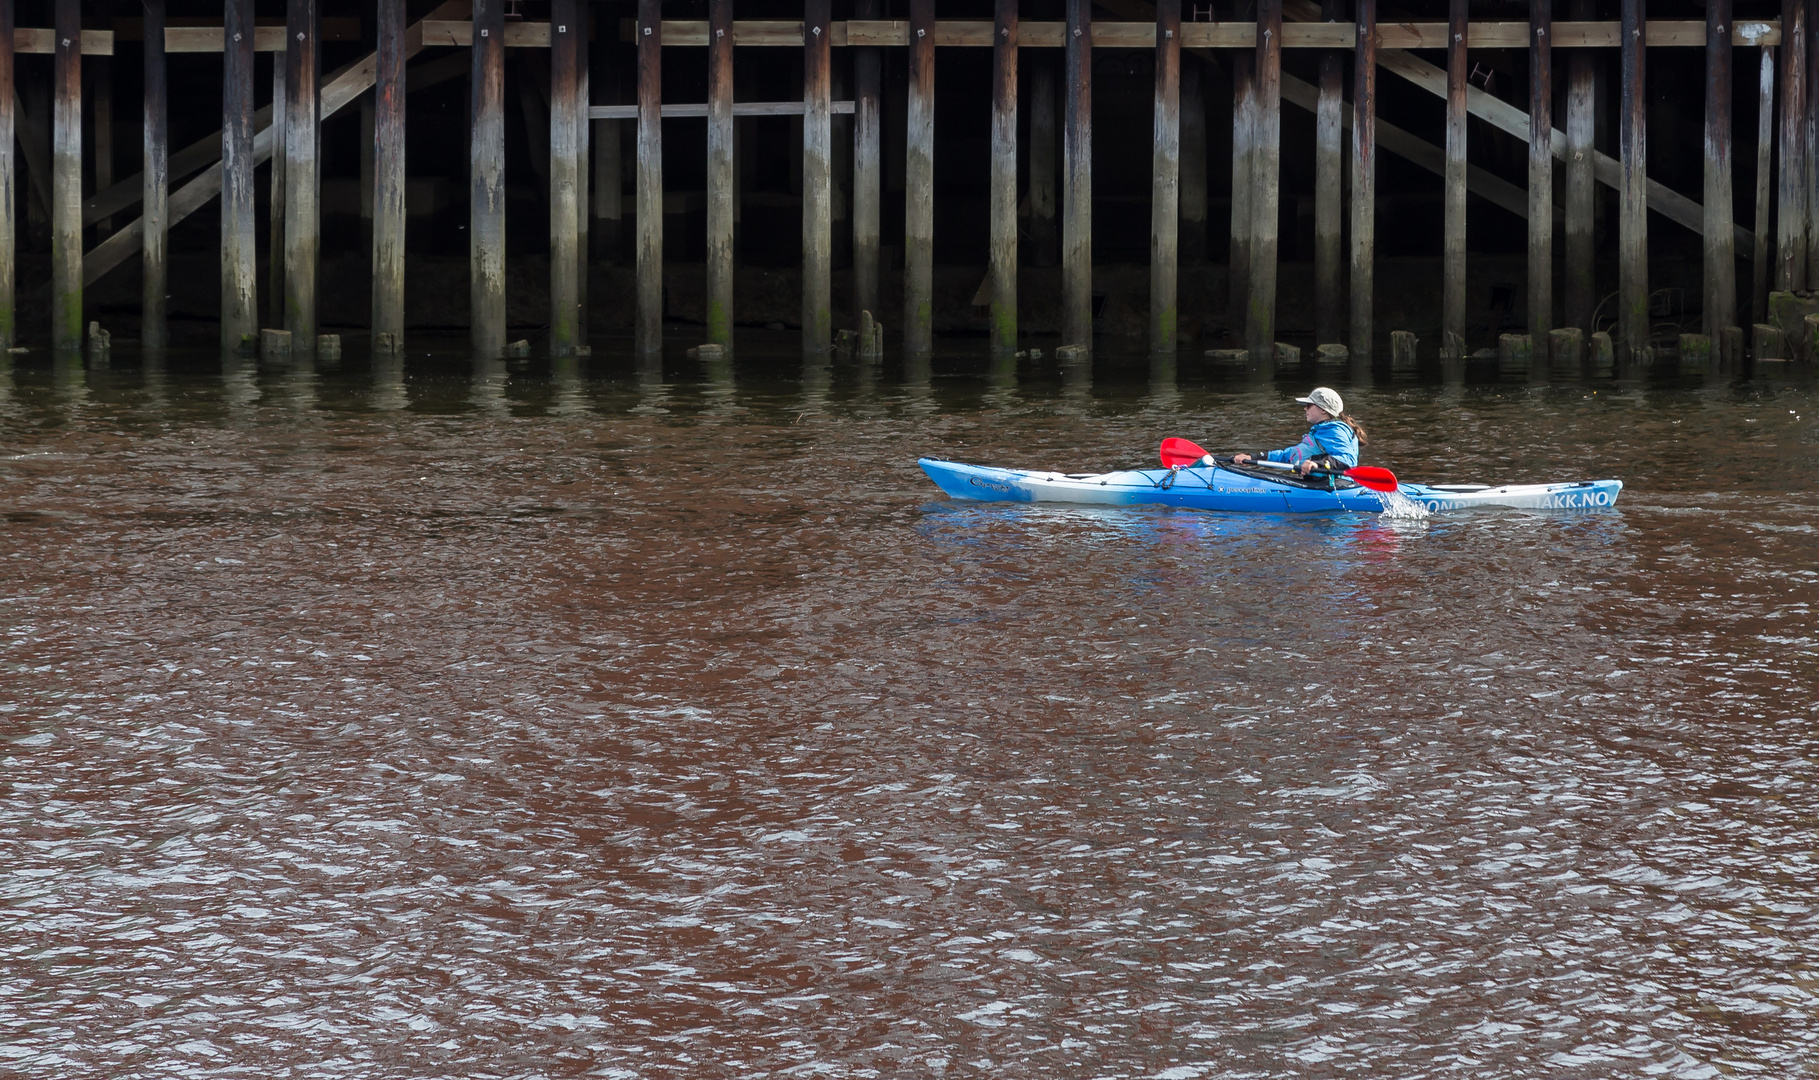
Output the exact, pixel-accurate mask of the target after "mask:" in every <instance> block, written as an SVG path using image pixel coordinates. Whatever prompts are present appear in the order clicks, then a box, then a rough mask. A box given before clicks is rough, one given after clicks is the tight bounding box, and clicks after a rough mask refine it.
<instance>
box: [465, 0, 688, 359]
mask: <svg viewBox="0 0 1819 1080" xmlns="http://www.w3.org/2000/svg"><path fill="white" fill-rule="evenodd" d="M495 2H496V0H495ZM662 7H663V5H662V3H661V0H638V24H637V28H636V29H637V38H638V188H637V190H638V210H637V215H638V268H637V275H638V342H637V348H638V351H639V352H640V353H644V354H650V353H656V352H661V351H662V350H663V115H662V109H663V11H662Z"/></svg>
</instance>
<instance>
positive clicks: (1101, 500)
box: [917, 458, 1623, 514]
mask: <svg viewBox="0 0 1819 1080" xmlns="http://www.w3.org/2000/svg"><path fill="white" fill-rule="evenodd" d="M917 464H919V465H921V466H922V471H923V472H925V473H927V474H928V476H929V479H931V480H933V481H934V482H935V483H936V484H937V485H938V486H939V487H940V488H941V490H942V491H945V492H947V493H948V494H949V495H950V496H952V497H953V498H956V499H972V500H976V501H980V502H1056V503H1087V504H1092V505H1097V506H1179V507H1185V508H1188V509H1193V510H1233V511H1244V512H1250V513H1264V514H1319V513H1329V514H1330V513H1343V512H1351V513H1360V514H1377V513H1382V512H1383V511H1384V510H1385V509H1386V504H1389V503H1391V502H1393V501H1395V497H1394V495H1388V494H1385V495H1379V494H1378V493H1377V492H1374V491H1371V490H1369V489H1368V488H1364V487H1361V486H1359V485H1357V484H1355V483H1353V482H1352V481H1350V480H1346V479H1343V478H1340V479H1336V480H1334V481H1333V483H1332V484H1331V485H1329V484H1328V483H1327V482H1326V480H1325V479H1324V478H1318V477H1314V478H1303V477H1299V476H1291V475H1288V474H1285V473H1272V472H1270V471H1269V470H1266V469H1262V468H1255V467H1251V468H1246V467H1243V466H1239V467H1232V466H1228V465H1196V466H1193V467H1190V468H1184V469H1131V470H1128V471H1124V472H1109V473H1058V472H1038V471H1034V470H1029V469H994V468H991V467H989V466H985V465H966V464H963V463H961V462H958V461H942V460H940V459H939V458H922V459H920V460H919V461H918V462H917ZM1622 490H1623V481H1621V480H1579V481H1574V482H1571V483H1564V484H1506V485H1503V486H1501V487H1497V486H1493V485H1490V484H1401V485H1399V486H1398V491H1399V493H1400V494H1401V495H1402V496H1403V498H1405V499H1407V500H1408V501H1409V502H1411V503H1414V504H1416V505H1417V506H1420V507H1423V508H1425V509H1426V510H1428V511H1440V510H1463V509H1467V508H1469V507H1475V506H1511V507H1519V508H1523V509H1531V510H1591V509H1597V508H1600V507H1607V506H1615V505H1616V503H1617V493H1618V492H1620V491H1622Z"/></svg>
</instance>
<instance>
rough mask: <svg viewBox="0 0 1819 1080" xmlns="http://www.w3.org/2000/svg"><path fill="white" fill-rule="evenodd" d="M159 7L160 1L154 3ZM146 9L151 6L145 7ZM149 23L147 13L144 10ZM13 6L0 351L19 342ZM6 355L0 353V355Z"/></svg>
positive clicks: (1, 217) (3, 121)
mask: <svg viewBox="0 0 1819 1080" xmlns="http://www.w3.org/2000/svg"><path fill="white" fill-rule="evenodd" d="M153 2H154V3H157V4H159V5H160V14H162V6H161V5H162V2H163V0H153ZM147 6H148V8H149V7H150V5H149V4H148V5H147ZM147 16H148V22H149V17H150V11H149V10H148V11H147ZM13 77H14V66H13V5H12V0H0V350H4V349H10V348H12V347H13V345H14V344H15V343H16V342H17V341H18V340H19V326H18V308H17V306H16V300H15V297H16V296H17V294H18V283H19V278H18V270H17V265H16V263H15V261H14V260H15V253H16V252H17V250H18V246H19V220H18V217H17V214H16V212H15V210H14V207H15V206H16V205H17V203H18V195H17V191H16V190H15V188H16V185H17V183H18V174H17V172H16V171H15V169H14V166H13V161H14V157H13V153H14V151H13V145H14V143H13V139H14V137H15V125H16V119H15V114H14V110H15V108H16V105H15V103H14V102H15V98H14V95H13ZM5 355H7V354H6V353H4V352H0V356H5Z"/></svg>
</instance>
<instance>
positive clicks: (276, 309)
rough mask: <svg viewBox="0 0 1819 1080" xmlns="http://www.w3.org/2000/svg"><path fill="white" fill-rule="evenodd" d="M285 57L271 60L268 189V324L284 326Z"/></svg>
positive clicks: (287, 109)
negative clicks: (270, 146)
mask: <svg viewBox="0 0 1819 1080" xmlns="http://www.w3.org/2000/svg"><path fill="white" fill-rule="evenodd" d="M284 66H285V65H284V57H283V56H274V57H273V58H272V123H271V132H272V136H271V143H272V170H271V182H270V183H269V184H268V185H267V203H268V206H267V210H268V214H267V217H268V219H269V220H268V221H267V223H266V228H267V230H268V235H269V241H270V244H269V247H268V249H267V251H266V256H265V259H266V274H265V276H266V283H265V294H266V301H265V304H266V322H267V323H269V324H270V325H272V326H282V325H284V219H285V216H286V214H285V205H284V203H285V198H284V191H285V188H286V186H288V184H289V182H290V181H289V179H288V177H287V173H288V172H289V171H290V170H289V169H288V168H287V167H286V166H287V164H288V162H289V160H290V146H289V145H288V144H289V140H288V139H287V138H286V135H285V118H286V117H288V116H289V115H290V94H289V93H288V92H287V90H286V82H285V70H284Z"/></svg>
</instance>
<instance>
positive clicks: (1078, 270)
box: [1061, 0, 1093, 353]
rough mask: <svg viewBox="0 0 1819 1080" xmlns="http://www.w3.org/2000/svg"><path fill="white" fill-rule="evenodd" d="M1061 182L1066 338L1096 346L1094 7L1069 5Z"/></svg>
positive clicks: (1081, 1)
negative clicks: (1094, 325)
mask: <svg viewBox="0 0 1819 1080" xmlns="http://www.w3.org/2000/svg"><path fill="white" fill-rule="evenodd" d="M1065 32H1066V34H1067V40H1066V42H1065V48H1066V53H1067V74H1066V78H1065V80H1064V81H1065V86H1064V90H1063V92H1064V93H1065V94H1066V97H1067V103H1066V106H1065V107H1064V108H1063V110H1062V114H1063V120H1062V126H1063V131H1062V157H1063V164H1062V177H1061V338H1062V340H1063V341H1064V342H1065V343H1066V344H1069V345H1074V346H1076V347H1078V348H1082V349H1086V350H1088V351H1089V353H1090V350H1091V349H1092V345H1093V5H1092V0H1067V27H1066V31H1065Z"/></svg>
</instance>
